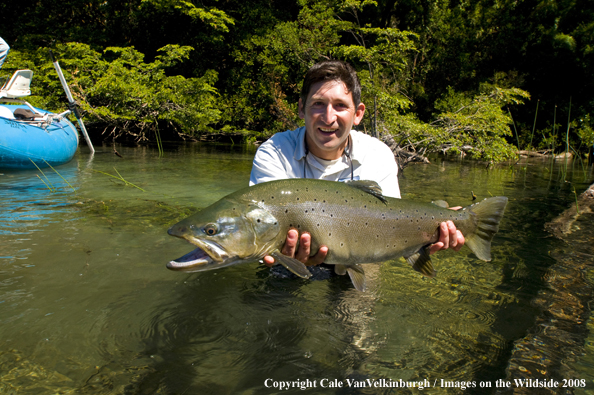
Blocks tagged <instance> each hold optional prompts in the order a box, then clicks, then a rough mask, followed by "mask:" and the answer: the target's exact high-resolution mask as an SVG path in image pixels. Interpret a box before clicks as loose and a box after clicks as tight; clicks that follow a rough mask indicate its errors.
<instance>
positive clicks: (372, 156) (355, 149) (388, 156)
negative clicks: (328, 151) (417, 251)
mask: <svg viewBox="0 0 594 395" xmlns="http://www.w3.org/2000/svg"><path fill="white" fill-rule="evenodd" d="M350 133H351V141H352V145H351V148H350V159H349V158H348V157H347V156H346V155H342V156H341V157H340V158H339V159H337V160H335V161H326V160H323V159H320V158H317V157H315V156H314V155H313V154H311V153H308V152H307V149H306V146H305V127H300V128H298V129H295V130H287V131H286V132H282V133H277V134H275V135H274V136H272V137H271V138H270V139H268V140H267V141H266V142H264V143H263V144H262V145H261V146H260V148H258V151H257V152H256V157H255V158H254V163H253V166H252V174H251V176H250V185H254V184H258V183H261V182H266V181H273V180H282V179H286V178H316V179H322V180H329V181H346V180H350V179H351V175H352V179H354V180H370V181H375V182H377V183H378V184H379V186H380V187H381V188H382V191H383V194H384V195H385V196H390V197H395V198H400V187H399V186H398V166H397V165H396V160H395V159H394V154H393V153H392V151H391V150H390V148H389V147H388V146H387V145H386V144H384V143H382V142H381V141H379V140H378V139H376V138H374V137H371V136H368V135H366V134H365V133H361V132H357V131H356V130H351V132H350ZM351 161H352V162H351ZM351 164H352V170H353V171H352V172H351Z"/></svg>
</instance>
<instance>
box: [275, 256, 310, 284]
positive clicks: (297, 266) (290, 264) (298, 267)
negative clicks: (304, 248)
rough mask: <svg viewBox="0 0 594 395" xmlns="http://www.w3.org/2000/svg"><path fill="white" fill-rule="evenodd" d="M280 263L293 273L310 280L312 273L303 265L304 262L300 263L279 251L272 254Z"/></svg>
mask: <svg viewBox="0 0 594 395" xmlns="http://www.w3.org/2000/svg"><path fill="white" fill-rule="evenodd" d="M270 255H271V256H272V257H273V258H274V259H275V260H276V261H277V262H278V263H280V264H281V265H283V266H284V267H286V268H287V270H289V271H290V272H291V273H293V274H295V275H296V276H299V277H301V278H310V277H311V273H310V272H309V270H307V266H305V265H304V264H303V262H301V261H298V260H297V259H295V258H291V257H288V256H286V255H283V254H281V253H280V252H278V251H275V252H273V253H272V254H270Z"/></svg>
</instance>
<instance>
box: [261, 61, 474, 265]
mask: <svg viewBox="0 0 594 395" xmlns="http://www.w3.org/2000/svg"><path fill="white" fill-rule="evenodd" d="M364 114H365V105H364V104H363V103H362V102H361V85H360V83H359V79H358V77H357V73H356V72H355V70H354V69H353V68H352V67H351V66H350V65H349V64H347V63H344V62H341V61H324V62H321V63H317V64H315V65H314V66H312V67H311V68H310V69H309V71H308V72H307V74H306V75H305V79H304V82H303V87H302V89H301V95H300V98H299V117H300V118H301V119H303V120H304V121H305V126H304V127H301V128H298V129H296V130H291V131H286V132H283V133H277V134H275V135H274V136H272V138H270V139H269V140H268V141H266V142H265V143H264V144H262V145H261V146H260V148H259V149H258V152H257V153H256V157H255V158H254V163H253V167H252V173H251V177H250V185H254V184H258V183H260V182H266V181H272V180H278V179H286V178H317V179H325V180H331V181H346V180H371V181H376V182H377V183H378V184H379V186H380V187H381V188H382V191H383V193H384V195H386V196H390V197H395V198H400V189H399V186H398V166H397V165H396V160H395V159H394V155H393V154H392V151H391V150H390V149H389V148H388V146H386V145H385V144H384V143H382V142H381V141H379V140H377V139H375V138H372V137H370V136H367V135H365V134H364V133H361V132H357V131H355V130H352V127H353V125H358V124H359V123H360V122H361V120H362V119H363V115H364ZM298 241H299V243H298ZM463 244H464V237H463V236H462V233H461V232H460V231H458V230H457V229H456V227H455V225H454V224H453V222H451V221H448V222H447V223H446V222H444V223H442V224H441V225H440V238H439V241H438V242H437V243H435V244H433V245H432V246H431V248H430V252H431V253H434V252H436V251H439V250H442V249H447V248H449V247H451V248H453V249H454V250H456V251H457V250H459V249H460V248H461V247H462V245H463ZM310 246H311V236H310V235H309V234H308V233H303V234H301V235H299V233H298V232H297V230H295V229H291V230H289V233H288V234H287V241H286V242H285V246H284V247H283V249H282V253H283V254H284V255H287V256H290V257H293V258H296V259H298V260H299V261H301V262H303V263H305V264H307V265H317V264H320V263H322V262H323V261H324V259H325V258H326V255H327V254H328V247H326V246H321V247H320V249H319V251H318V252H317V253H316V254H315V255H314V256H311V257H310V256H309V255H310V252H311V251H310ZM264 262H265V263H266V264H267V265H272V264H273V263H274V258H272V257H270V256H266V257H265V258H264Z"/></svg>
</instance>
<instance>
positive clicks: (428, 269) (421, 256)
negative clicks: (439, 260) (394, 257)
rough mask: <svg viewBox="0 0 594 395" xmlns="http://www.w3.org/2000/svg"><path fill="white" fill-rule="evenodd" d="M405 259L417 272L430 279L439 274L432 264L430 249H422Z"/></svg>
mask: <svg viewBox="0 0 594 395" xmlns="http://www.w3.org/2000/svg"><path fill="white" fill-rule="evenodd" d="M405 258H406V260H407V261H408V263H410V264H411V266H412V267H413V269H415V270H416V271H417V272H419V273H421V274H422V275H424V276H427V277H430V278H433V277H435V274H436V273H437V272H436V271H435V269H433V265H432V264H431V257H430V256H429V248H428V247H421V249H420V250H419V251H417V252H415V253H414V254H412V255H409V256H407V257H405Z"/></svg>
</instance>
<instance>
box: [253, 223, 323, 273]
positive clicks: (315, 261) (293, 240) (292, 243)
mask: <svg viewBox="0 0 594 395" xmlns="http://www.w3.org/2000/svg"><path fill="white" fill-rule="evenodd" d="M297 241H299V248H297ZM310 252H311V235H310V234H309V233H307V232H304V233H302V234H301V237H300V236H299V232H298V231H297V230H296V229H289V232H288V233H287V241H285V245H284V246H283V249H282V250H281V253H282V254H283V255H286V256H289V257H291V258H295V259H297V260H298V261H300V262H303V263H304V264H306V265H307V266H313V265H319V264H320V263H322V262H324V259H326V255H328V247H326V246H321V247H320V249H319V250H318V253H317V254H315V255H314V256H312V257H310V256H309V254H310ZM264 263H265V264H266V265H267V266H272V265H274V258H273V257H271V256H270V255H266V256H265V257H264Z"/></svg>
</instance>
